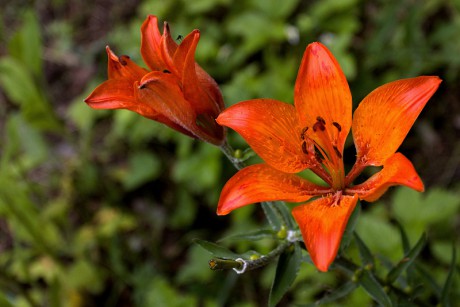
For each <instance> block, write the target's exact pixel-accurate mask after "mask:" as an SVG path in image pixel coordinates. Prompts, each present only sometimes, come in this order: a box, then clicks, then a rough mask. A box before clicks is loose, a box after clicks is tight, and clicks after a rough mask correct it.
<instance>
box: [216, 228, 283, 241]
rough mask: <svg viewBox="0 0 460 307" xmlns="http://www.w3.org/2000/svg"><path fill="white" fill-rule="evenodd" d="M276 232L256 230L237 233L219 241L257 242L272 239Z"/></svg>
mask: <svg viewBox="0 0 460 307" xmlns="http://www.w3.org/2000/svg"><path fill="white" fill-rule="evenodd" d="M275 235H276V232H275V231H273V230H271V229H258V230H255V231H249V232H246V233H239V234H234V235H230V236H227V237H225V238H222V239H220V240H219V242H221V241H259V240H262V239H266V238H273V237H274V236H275Z"/></svg>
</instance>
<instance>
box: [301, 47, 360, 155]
mask: <svg viewBox="0 0 460 307" xmlns="http://www.w3.org/2000/svg"><path fill="white" fill-rule="evenodd" d="M294 101H295V107H296V109H297V112H298V116H299V122H300V125H301V126H302V128H303V127H309V128H310V130H309V133H311V132H312V130H313V129H312V127H313V126H314V125H315V123H317V121H318V118H321V119H323V120H324V121H325V126H326V128H327V129H326V131H327V132H328V134H329V139H330V140H332V141H334V140H336V144H335V146H336V148H337V149H338V150H339V152H340V153H341V154H343V146H344V144H345V140H346V138H347V135H348V132H349V131H350V127H351V114H352V100H351V92H350V88H349V86H348V82H347V79H346V78H345V75H344V74H343V72H342V69H341V68H340V65H339V64H338V62H337V60H336V59H335V57H334V56H333V55H332V53H331V52H330V51H329V50H328V49H327V48H326V47H325V46H324V45H322V44H321V43H312V44H310V45H308V47H307V49H306V50H305V53H304V56H303V59H302V63H301V64H300V68H299V72H298V74H297V80H296V84H295V90H294ZM334 123H335V124H334ZM337 124H338V125H337ZM309 136H310V137H311V138H312V139H314V140H315V141H316V142H317V143H318V144H320V145H321V147H323V148H325V149H326V148H328V145H327V144H324V139H318V138H317V137H315V135H314V133H312V134H311V135H310V134H309ZM329 147H330V146H329ZM329 154H334V153H331V152H330V153H329Z"/></svg>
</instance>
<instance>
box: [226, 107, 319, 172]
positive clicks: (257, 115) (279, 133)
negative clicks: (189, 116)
mask: <svg viewBox="0 0 460 307" xmlns="http://www.w3.org/2000/svg"><path fill="white" fill-rule="evenodd" d="M217 122H218V123H219V124H220V125H224V126H227V127H230V128H232V129H234V130H235V131H236V132H238V133H239V134H240V135H241V136H242V137H243V138H244V139H245V140H246V142H247V143H248V144H249V146H251V148H252V149H253V150H254V151H255V152H256V153H257V154H258V155H259V156H260V157H261V158H262V159H263V160H264V161H265V162H266V163H267V164H269V165H270V166H272V167H274V168H276V169H278V170H280V171H282V172H286V173H298V172H300V171H302V170H304V169H306V168H308V167H310V166H311V165H312V161H310V159H309V156H308V155H306V154H305V153H303V152H302V143H301V138H300V134H301V131H300V128H299V125H298V122H297V116H296V110H295V108H294V106H292V105H290V104H287V103H284V102H281V101H277V100H273V99H253V100H247V101H243V102H240V103H237V104H235V105H233V106H231V107H230V108H228V109H226V110H225V111H223V112H222V113H221V114H220V115H219V117H218V118H217ZM296 132H297V133H296Z"/></svg>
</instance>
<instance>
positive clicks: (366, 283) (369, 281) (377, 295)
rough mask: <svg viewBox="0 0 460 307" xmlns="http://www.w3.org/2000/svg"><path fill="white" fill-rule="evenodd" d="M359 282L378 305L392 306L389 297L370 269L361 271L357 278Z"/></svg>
mask: <svg viewBox="0 0 460 307" xmlns="http://www.w3.org/2000/svg"><path fill="white" fill-rule="evenodd" d="M359 284H360V285H361V286H362V287H363V288H364V290H366V292H367V293H368V294H369V295H370V296H371V297H372V298H373V299H374V300H375V301H376V302H377V303H379V305H381V306H385V307H387V306H393V303H392V302H391V299H390V297H389V296H388V295H387V293H386V292H385V290H384V289H383V287H382V285H381V284H380V283H379V282H378V281H377V279H376V278H375V277H374V275H372V273H371V272H370V271H368V270H364V271H363V275H362V276H361V278H360V279H359Z"/></svg>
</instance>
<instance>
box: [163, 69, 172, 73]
mask: <svg viewBox="0 0 460 307" xmlns="http://www.w3.org/2000/svg"><path fill="white" fill-rule="evenodd" d="M163 73H165V74H170V73H171V72H170V71H169V70H167V69H165V70H163Z"/></svg>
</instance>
